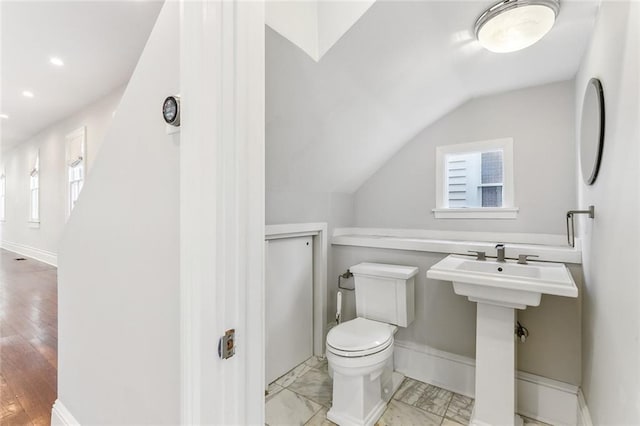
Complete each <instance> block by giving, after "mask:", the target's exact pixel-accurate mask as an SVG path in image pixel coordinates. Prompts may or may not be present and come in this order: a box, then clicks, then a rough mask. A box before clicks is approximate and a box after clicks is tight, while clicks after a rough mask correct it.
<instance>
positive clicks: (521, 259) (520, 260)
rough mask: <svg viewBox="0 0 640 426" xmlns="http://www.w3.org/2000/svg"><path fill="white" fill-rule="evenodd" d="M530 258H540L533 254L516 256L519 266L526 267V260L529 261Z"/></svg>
mask: <svg viewBox="0 0 640 426" xmlns="http://www.w3.org/2000/svg"><path fill="white" fill-rule="evenodd" d="M530 257H540V256H537V255H535V254H519V255H518V263H519V264H521V265H526V264H527V260H529V258H530Z"/></svg>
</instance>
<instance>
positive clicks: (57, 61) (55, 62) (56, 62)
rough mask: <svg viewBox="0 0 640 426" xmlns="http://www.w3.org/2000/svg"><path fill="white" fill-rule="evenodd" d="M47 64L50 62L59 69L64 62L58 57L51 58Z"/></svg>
mask: <svg viewBox="0 0 640 426" xmlns="http://www.w3.org/2000/svg"><path fill="white" fill-rule="evenodd" d="M49 62H51V63H52V64H53V65H55V66H57V67H61V66H63V65H64V61H63V60H62V59H60V58H58V57H55V56H52V57H51V58H49Z"/></svg>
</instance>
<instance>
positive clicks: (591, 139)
mask: <svg viewBox="0 0 640 426" xmlns="http://www.w3.org/2000/svg"><path fill="white" fill-rule="evenodd" d="M603 144H604V93H603V91H602V84H601V83H600V80H598V79H597V78H592V79H591V80H589V83H588V84H587V90H586V92H585V94H584V102H583V104H582V119H581V122H580V168H581V169H582V178H583V179H584V182H585V183H586V184H587V185H592V184H593V183H594V182H595V181H596V177H597V176H598V169H599V168H600V160H601V159H602V147H603Z"/></svg>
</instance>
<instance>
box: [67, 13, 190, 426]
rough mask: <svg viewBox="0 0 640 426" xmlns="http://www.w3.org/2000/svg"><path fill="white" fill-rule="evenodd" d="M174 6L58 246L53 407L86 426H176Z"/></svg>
mask: <svg viewBox="0 0 640 426" xmlns="http://www.w3.org/2000/svg"><path fill="white" fill-rule="evenodd" d="M179 17H180V13H179V4H178V3H176V2H166V3H165V4H164V6H163V8H162V11H161V12H160V15H159V17H158V21H157V22H156V25H155V27H154V29H153V31H152V33H151V36H150V38H149V41H148V43H147V45H146V47H145V49H144V51H143V53H142V56H141V57H140V60H139V62H138V65H137V67H136V69H135V71H134V73H133V76H132V77H131V80H130V82H129V85H128V86H127V89H126V91H125V93H124V95H123V98H122V101H121V103H120V107H119V109H118V114H117V115H116V116H115V118H114V119H113V121H112V124H111V127H110V129H109V131H108V133H107V135H106V138H105V142H104V144H103V147H102V149H101V151H100V156H99V157H98V158H97V159H96V162H95V164H94V168H93V171H92V174H91V175H90V176H89V178H88V179H87V181H86V183H85V186H84V189H83V192H82V196H81V197H80V199H79V200H78V203H77V205H76V207H75V209H74V211H73V214H72V215H71V218H70V219H69V222H68V224H67V227H66V229H65V232H64V235H63V237H62V240H61V242H60V252H59V256H58V259H59V271H58V277H59V283H58V313H59V315H58V333H59V334H58V339H59V345H58V353H59V363H58V368H59V369H58V398H59V399H60V401H61V402H62V404H63V405H64V406H65V407H67V408H68V409H69V411H70V412H71V413H73V415H74V417H75V418H76V419H77V420H78V422H79V423H80V424H83V425H96V424H101V425H106V424H115V425H125V424H126V425H134V424H135V425H142V424H154V425H160V424H178V423H179V422H180V354H179V348H180V339H179V329H180V318H179V303H180V291H179V288H180V287H179V281H180V277H179V261H180V257H179V254H180V253H179V246H180V244H179V222H178V219H179V207H180V197H179V177H180V176H179V159H180V156H179V153H180V151H179V144H178V135H173V136H169V135H167V134H166V130H165V127H166V126H165V123H164V121H163V120H162V117H161V115H160V110H159V105H161V104H162V101H163V100H164V98H165V97H166V96H167V94H170V93H179V81H178V79H179V75H180V73H179V61H177V60H176V58H178V57H179V54H180V52H179V41H180V37H179V30H180V19H179Z"/></svg>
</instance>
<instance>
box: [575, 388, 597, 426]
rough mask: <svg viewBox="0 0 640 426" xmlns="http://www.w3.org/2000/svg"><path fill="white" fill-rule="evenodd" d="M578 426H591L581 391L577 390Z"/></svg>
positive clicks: (589, 414)
mask: <svg viewBox="0 0 640 426" xmlns="http://www.w3.org/2000/svg"><path fill="white" fill-rule="evenodd" d="M578 426H593V422H592V421H591V413H589V408H588V407H587V401H586V400H585V399H584V394H583V393H582V389H579V390H578Z"/></svg>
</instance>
